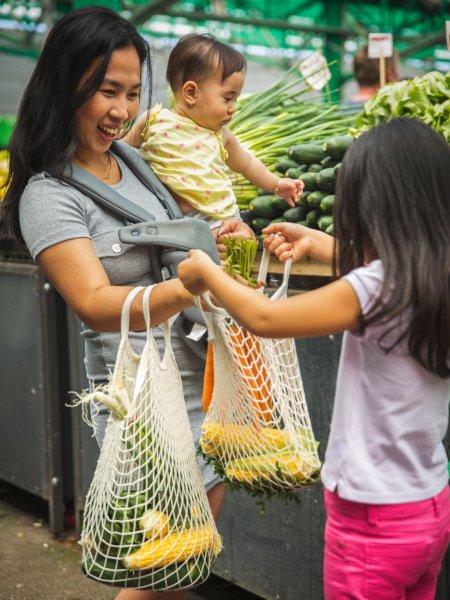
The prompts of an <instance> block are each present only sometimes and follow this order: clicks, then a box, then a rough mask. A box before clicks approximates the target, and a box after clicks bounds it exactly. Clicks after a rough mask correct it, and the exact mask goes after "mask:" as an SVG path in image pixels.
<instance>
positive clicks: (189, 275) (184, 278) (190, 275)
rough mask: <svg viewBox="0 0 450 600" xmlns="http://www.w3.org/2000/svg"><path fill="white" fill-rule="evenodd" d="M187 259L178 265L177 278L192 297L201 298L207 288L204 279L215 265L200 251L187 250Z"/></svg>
mask: <svg viewBox="0 0 450 600" xmlns="http://www.w3.org/2000/svg"><path fill="white" fill-rule="evenodd" d="M188 257H189V258H187V259H186V260H183V261H182V262H181V263H180V264H179V265H178V277H179V278H180V280H181V282H182V284H183V285H184V287H185V288H186V289H187V290H188V292H190V293H191V294H192V295H193V296H201V295H202V294H203V293H204V292H206V290H207V289H208V286H207V285H206V283H205V279H204V277H205V276H206V273H207V272H208V270H209V269H211V267H215V266H216V265H215V263H214V261H213V260H211V258H209V256H208V255H207V254H206V253H205V252H203V251H202V250H189V253H188Z"/></svg>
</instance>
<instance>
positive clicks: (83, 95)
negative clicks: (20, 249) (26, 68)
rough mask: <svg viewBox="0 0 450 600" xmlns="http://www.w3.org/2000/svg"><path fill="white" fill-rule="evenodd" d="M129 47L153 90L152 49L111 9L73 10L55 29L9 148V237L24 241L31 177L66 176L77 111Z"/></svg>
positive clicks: (5, 205) (5, 223) (5, 210)
mask: <svg viewBox="0 0 450 600" xmlns="http://www.w3.org/2000/svg"><path fill="white" fill-rule="evenodd" d="M128 46H134V47H135V48H136V51H137V53H138V55H139V60H140V63H141V66H142V67H143V68H145V69H146V71H147V77H148V81H146V85H148V87H149V90H151V62H150V48H149V45H148V44H147V42H146V41H145V40H144V39H143V38H142V37H141V36H140V35H139V34H138V32H137V31H136V29H135V28H134V27H133V25H132V24H131V23H129V22H128V21H126V20H125V19H123V18H122V17H120V16H119V15H118V14H117V13H115V12H113V11H112V10H109V9H107V8H99V7H96V8H83V9H80V10H74V11H72V12H70V13H68V14H67V15H65V16H64V17H63V18H62V19H61V20H60V21H58V22H57V23H56V24H55V26H54V27H53V28H52V29H51V30H50V32H49V34H48V37H47V39H46V41H45V44H44V47H43V48H42V52H41V55H40V57H39V60H38V62H37V64H36V67H35V69H34V71H33V74H32V76H31V79H30V81H29V83H28V85H27V87H26V89H25V92H24V95H23V97H22V101H21V104H20V108H19V112H18V116H17V122H16V126H15V128H14V131H13V133H12V136H11V140H10V144H9V151H10V178H9V188H8V191H7V193H6V196H5V199H4V201H3V202H2V207H1V212H2V229H3V233H4V234H6V235H8V236H15V237H17V238H18V239H19V240H21V239H22V236H21V233H20V227H19V216H18V208H19V200H20V197H21V195H22V192H23V190H24V188H25V186H26V185H27V182H28V179H29V178H30V177H31V175H33V173H38V172H40V171H44V170H46V169H52V170H55V171H56V172H61V170H62V167H63V165H64V163H66V162H67V161H68V160H70V158H71V156H72V154H73V151H74V149H75V146H76V139H75V130H74V116H75V113H76V111H77V110H78V109H79V108H80V106H82V105H83V104H84V103H85V102H86V101H87V100H89V98H91V97H92V96H93V95H94V94H95V92H96V91H97V90H98V89H99V87H100V86H101V84H102V81H103V79H104V77H105V73H106V70H107V67H108V63H109V61H110V59H111V55H112V53H113V52H114V51H115V50H118V49H119V48H125V47H128ZM96 59H100V60H99V62H98V65H97V66H96V68H95V70H94V71H93V73H92V74H91V75H90V76H89V77H88V79H87V80H86V82H85V83H84V84H83V85H82V86H81V88H80V89H78V88H79V85H80V81H81V79H82V77H83V75H85V73H86V72H87V71H88V70H89V68H90V67H92V65H93V63H94V61H95V60H96ZM149 97H150V92H149Z"/></svg>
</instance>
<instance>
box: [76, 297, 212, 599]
mask: <svg viewBox="0 0 450 600" xmlns="http://www.w3.org/2000/svg"><path fill="white" fill-rule="evenodd" d="M150 293H151V288H147V289H146V290H145V292H144V300H143V303H144V315H145V321H146V323H147V341H146V344H145V347H144V350H143V353H142V356H141V358H140V361H139V368H138V369H137V373H136V376H135V380H134V378H132V377H130V372H132V371H133V370H134V368H135V358H136V356H135V355H134V353H133V352H132V350H131V348H130V347H129V343H128V340H127V338H128V318H129V317H128V309H129V305H130V303H131V301H130V302H128V300H129V298H130V297H129V298H128V299H127V302H125V305H124V310H123V315H122V339H121V344H120V349H119V354H118V357H117V363H116V367H115V369H114V373H113V376H112V379H111V386H112V387H111V392H112V393H114V389H116V386H117V382H118V381H122V382H124V383H125V384H126V385H125V387H126V390H127V392H128V393H130V392H132V398H131V400H130V399H129V398H128V399H126V398H125V399H124V402H122V406H123V407H124V410H122V409H120V408H118V407H117V406H116V407H115V409H113V411H112V412H111V416H110V418H109V421H108V426H107V429H106V434H105V440H104V444H103V446H102V449H101V454H100V459H99V462H98V465H97V468H96V471H95V475H94V479H93V481H92V484H91V487H90V489H89V493H88V496H87V500H86V506H85V519H84V526H83V532H82V539H81V545H82V548H83V557H82V565H83V570H84V572H85V574H86V575H88V576H89V577H91V578H93V579H96V580H98V581H102V582H104V583H109V584H111V585H116V586H120V587H132V588H141V589H144V588H147V589H154V590H168V589H180V588H185V587H191V586H193V585H197V584H199V583H201V582H202V581H204V580H205V579H206V578H207V577H208V575H209V572H210V569H211V566H212V563H213V562H214V560H215V558H216V556H217V555H218V554H219V552H220V549H221V539H220V536H219V534H218V533H217V529H216V526H215V523H214V519H213V516H212V513H211V510H210V507H209V503H208V499H207V496H206V493H205V489H204V485H203V481H202V477H201V473H200V470H199V467H198V464H197V459H196V455H195V448H194V443H193V439H192V433H191V429H190V425H189V420H188V416H187V412H186V407H185V403H184V398H183V388H182V382H181V377H180V374H179V372H178V368H177V366H176V362H175V358H174V355H173V351H172V347H171V343H170V328H169V325H168V323H167V322H166V323H164V324H163V331H164V339H165V351H164V356H163V357H162V359H161V357H160V355H159V352H158V348H157V346H156V343H155V340H154V338H153V334H152V330H151V327H150V314H149V297H150ZM130 351H131V352H130ZM116 395H117V393H116ZM122 400H123V399H122Z"/></svg>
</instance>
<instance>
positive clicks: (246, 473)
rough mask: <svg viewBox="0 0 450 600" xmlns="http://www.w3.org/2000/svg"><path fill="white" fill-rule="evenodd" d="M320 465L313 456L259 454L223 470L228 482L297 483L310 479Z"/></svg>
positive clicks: (287, 453) (237, 461)
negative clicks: (284, 481)
mask: <svg viewBox="0 0 450 600" xmlns="http://www.w3.org/2000/svg"><path fill="white" fill-rule="evenodd" d="M319 467H320V465H319V463H318V461H317V460H316V459H315V457H314V456H309V457H306V456H304V457H303V456H298V455H295V454H292V453H291V452H274V453H272V454H259V455H258V456H249V457H246V458H240V459H237V460H233V461H231V462H230V463H229V464H228V465H227V467H226V468H225V475H226V476H227V477H228V479H230V480H232V481H233V480H234V481H239V482H242V483H252V482H253V481H256V480H266V481H269V480H273V482H274V483H276V481H277V479H279V478H280V477H286V478H289V479H295V480H297V481H298V482H299V483H301V482H305V481H307V480H308V479H310V478H311V476H312V474H313V473H314V472H315V471H317V470H318V469H319Z"/></svg>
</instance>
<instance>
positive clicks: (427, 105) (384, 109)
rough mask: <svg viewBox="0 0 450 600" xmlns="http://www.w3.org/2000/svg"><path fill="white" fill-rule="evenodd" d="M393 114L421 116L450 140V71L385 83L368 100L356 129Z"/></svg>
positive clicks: (357, 120)
mask: <svg viewBox="0 0 450 600" xmlns="http://www.w3.org/2000/svg"><path fill="white" fill-rule="evenodd" d="M394 117H415V118H416V119H420V120H421V121H423V122H424V123H427V124H428V125H430V126H431V127H432V128H433V129H435V130H436V131H437V132H438V133H441V134H442V135H443V136H444V138H445V139H446V140H447V142H448V143H450V73H446V74H443V73H438V72H437V71H432V72H431V73H427V74H426V75H423V76H422V77H414V79H409V80H405V81H399V82H398V83H393V84H390V85H387V86H385V87H384V88H382V89H381V90H380V91H379V92H378V94H377V95H376V96H375V97H374V98H372V99H370V100H368V101H367V102H366V104H365V105H364V112H363V113H361V114H360V115H358V117H357V119H356V129H355V131H354V132H355V134H359V133H362V132H363V131H366V130H367V129H371V128H372V127H375V125H378V124H379V123H382V122H384V121H388V120H389V119H393V118H394Z"/></svg>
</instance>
